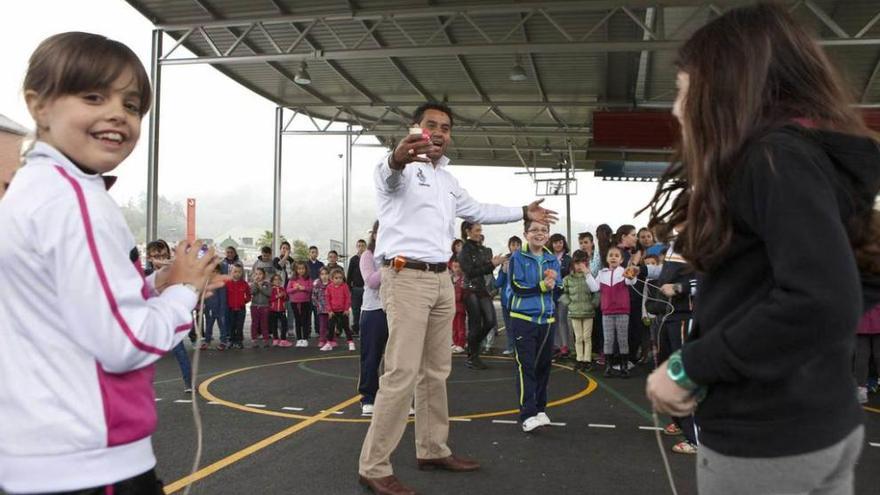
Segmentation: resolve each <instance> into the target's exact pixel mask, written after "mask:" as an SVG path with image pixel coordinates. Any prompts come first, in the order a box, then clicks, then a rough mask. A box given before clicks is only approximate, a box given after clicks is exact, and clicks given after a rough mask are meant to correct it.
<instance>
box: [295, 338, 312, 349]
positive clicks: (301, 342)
mask: <svg viewBox="0 0 880 495" xmlns="http://www.w3.org/2000/svg"><path fill="white" fill-rule="evenodd" d="M296 346H297V347H308V346H309V341H308V340H306V339H300V340H298V341H297V342H296Z"/></svg>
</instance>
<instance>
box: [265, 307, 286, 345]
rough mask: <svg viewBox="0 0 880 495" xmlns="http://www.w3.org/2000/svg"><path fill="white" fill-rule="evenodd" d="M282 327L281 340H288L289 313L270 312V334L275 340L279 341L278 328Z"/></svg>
mask: <svg viewBox="0 0 880 495" xmlns="http://www.w3.org/2000/svg"><path fill="white" fill-rule="evenodd" d="M279 326H280V327H281V340H287V313H285V312H284V311H269V333H271V334H272V338H273V339H276V340H277V339H278V327H279Z"/></svg>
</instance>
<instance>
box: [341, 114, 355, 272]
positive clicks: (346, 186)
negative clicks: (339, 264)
mask: <svg viewBox="0 0 880 495" xmlns="http://www.w3.org/2000/svg"><path fill="white" fill-rule="evenodd" d="M347 127H348V132H347V133H346V134H345V175H344V178H343V184H342V186H343V188H342V194H343V198H342V208H343V211H342V253H340V255H342V256H343V257H344V258H343V259H344V260H347V259H348V232H349V231H350V230H351V226H350V225H349V213H350V211H351V152H352V149H354V148H353V146H352V142H351V125H349V126H347Z"/></svg>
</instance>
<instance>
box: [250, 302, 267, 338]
mask: <svg viewBox="0 0 880 495" xmlns="http://www.w3.org/2000/svg"><path fill="white" fill-rule="evenodd" d="M259 336H262V337H263V340H269V306H253V305H252V306H251V340H257V337H259Z"/></svg>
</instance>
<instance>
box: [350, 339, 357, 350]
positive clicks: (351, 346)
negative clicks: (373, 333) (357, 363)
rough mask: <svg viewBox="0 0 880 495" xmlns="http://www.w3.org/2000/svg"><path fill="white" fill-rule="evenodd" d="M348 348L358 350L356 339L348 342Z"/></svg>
mask: <svg viewBox="0 0 880 495" xmlns="http://www.w3.org/2000/svg"><path fill="white" fill-rule="evenodd" d="M348 350H349V351H356V350H357V347H355V346H354V341H349V342H348Z"/></svg>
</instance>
